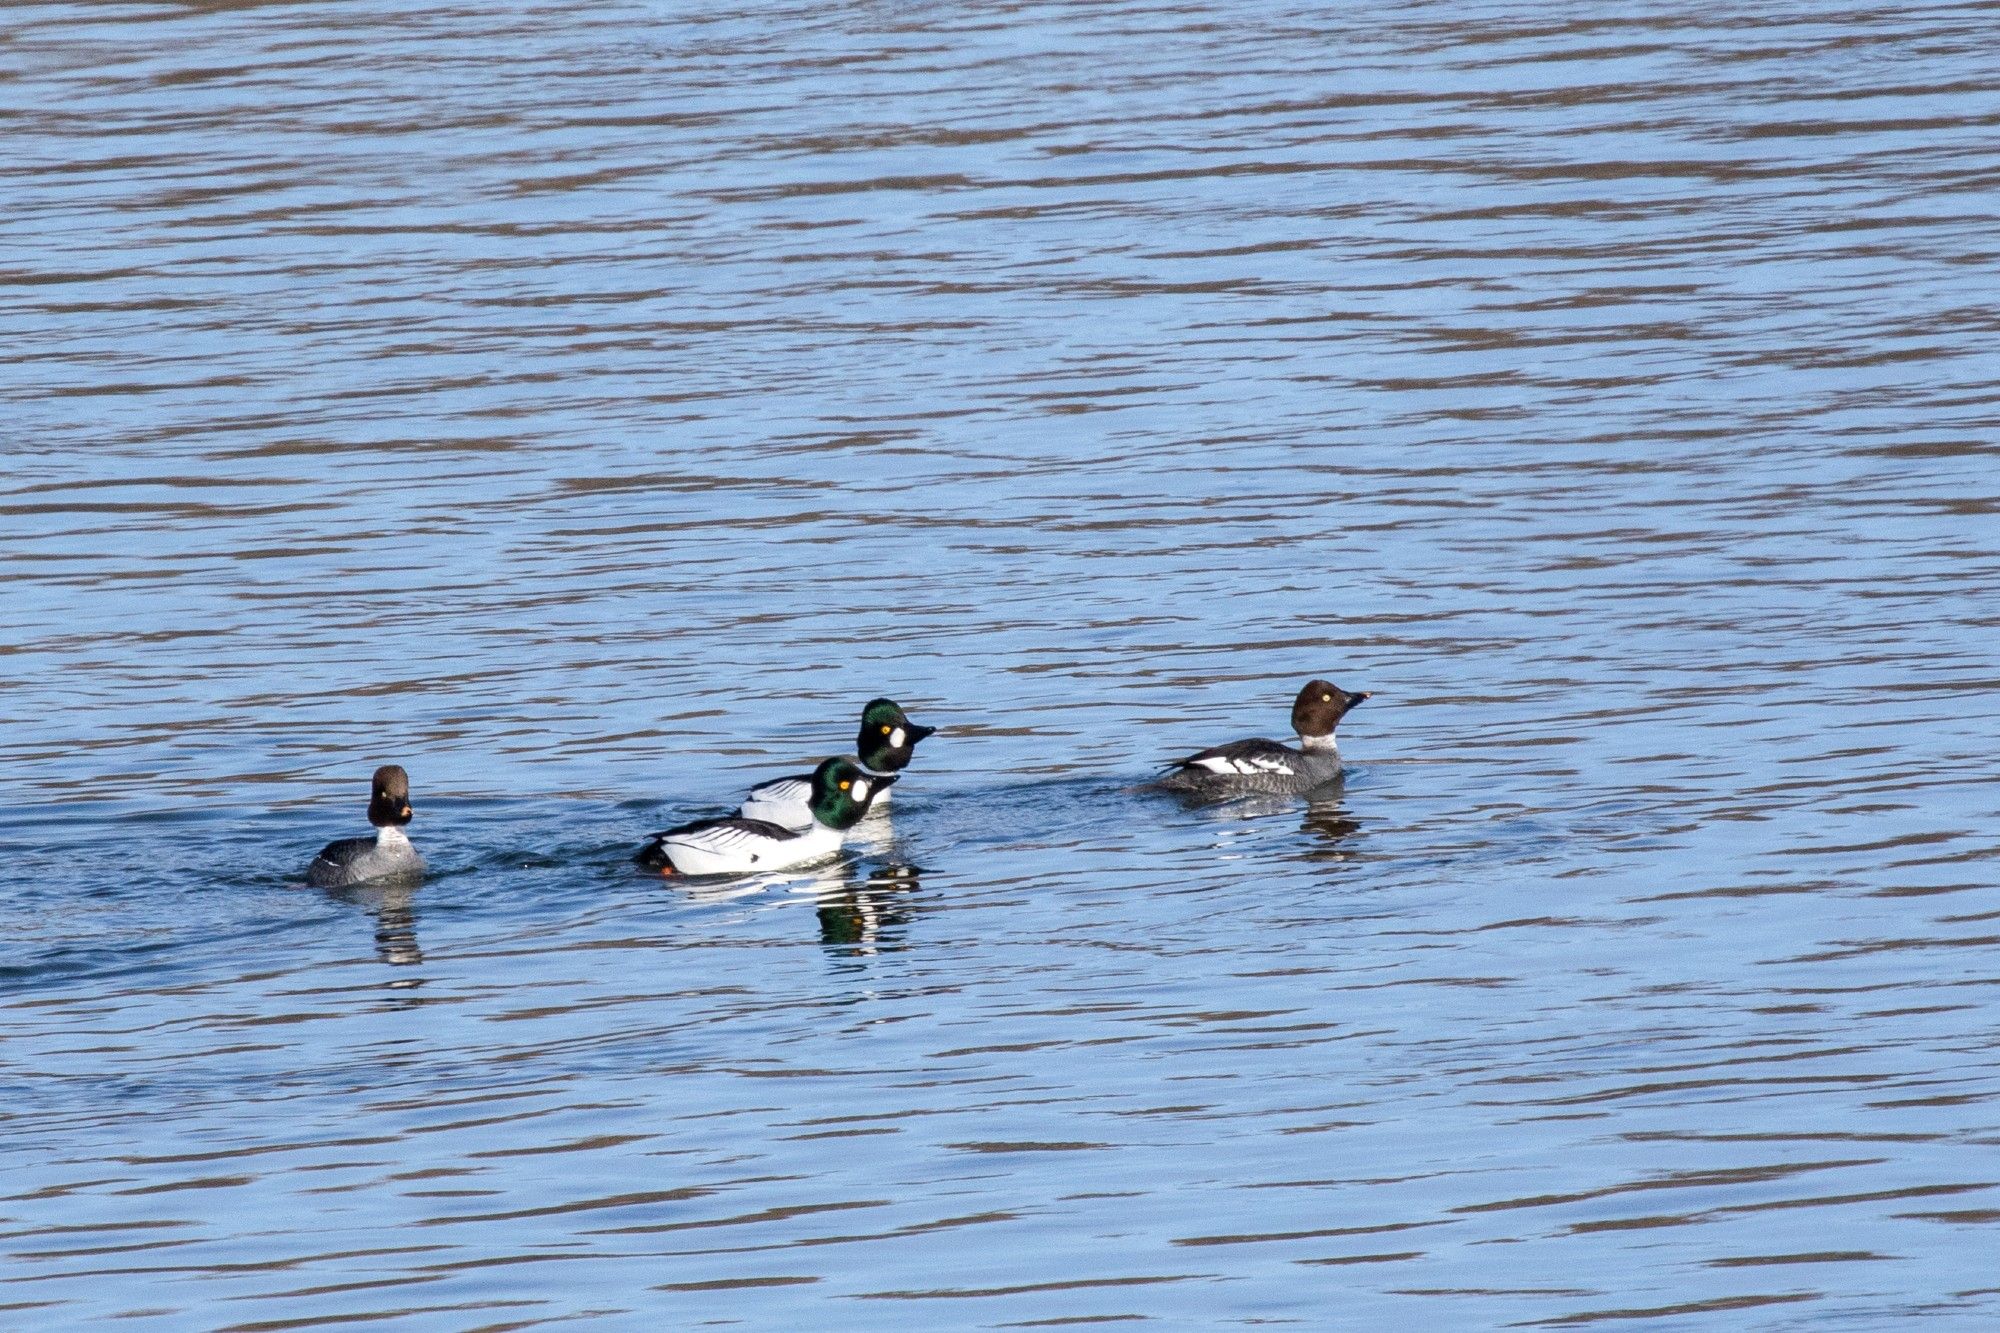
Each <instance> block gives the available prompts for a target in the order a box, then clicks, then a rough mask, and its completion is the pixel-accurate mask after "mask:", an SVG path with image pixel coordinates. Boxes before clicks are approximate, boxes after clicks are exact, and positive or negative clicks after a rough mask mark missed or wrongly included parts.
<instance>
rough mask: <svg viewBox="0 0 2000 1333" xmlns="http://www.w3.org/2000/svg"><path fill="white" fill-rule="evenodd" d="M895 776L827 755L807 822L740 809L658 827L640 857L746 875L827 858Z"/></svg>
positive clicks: (669, 868)
mask: <svg viewBox="0 0 2000 1333" xmlns="http://www.w3.org/2000/svg"><path fill="white" fill-rule="evenodd" d="M895 780H896V775H895V774H893V773H870V772H869V771H867V770H866V769H864V768H862V767H861V765H859V764H857V763H855V762H854V761H853V760H851V759H828V760H826V761H825V762H823V763H821V764H820V766H819V767H818V768H816V769H814V770H813V774H812V777H811V779H810V780H809V781H810V785H811V789H812V796H811V799H810V800H809V801H808V807H809V809H810V811H811V816H812V817H811V820H810V822H808V823H807V825H806V827H804V828H802V829H792V828H786V827H785V826H784V825H782V824H774V823H772V822H771V821H770V820H768V819H746V818H744V817H743V816H741V815H732V816H729V817H727V818H724V819H697V820H695V821H694V822H693V823H692V824H682V825H681V826H680V827H679V828H671V829H668V830H667V831H666V832H665V833H655V834H654V835H653V840H652V841H651V842H649V843H647V844H646V846H645V847H644V848H643V849H642V850H641V851H640V853H639V855H638V858H637V860H638V862H639V864H640V865H643V866H646V867H648V868H650V869H653V870H658V871H659V872H660V873H661V874H663V875H675V874H679V875H742V874H748V873H750V872H753V871H757V872H761V871H767V870H790V869H792V868H793V867H795V866H803V865H810V864H812V863H813V862H815V861H824V860H826V859H827V858H828V857H830V856H832V855H834V853H836V852H838V851H839V850H840V844H841V842H842V840H843V836H844V835H845V834H846V832H847V830H848V829H851V828H853V827H854V826H855V825H856V824H858V823H860V822H861V818H862V816H863V815H866V814H867V813H868V807H869V805H870V804H872V803H873V802H874V801H875V800H877V799H878V797H879V794H880V793H881V791H882V789H883V788H884V787H887V786H889V785H890V784H891V783H893V782H894V781H895Z"/></svg>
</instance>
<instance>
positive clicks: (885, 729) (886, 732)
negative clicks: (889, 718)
mask: <svg viewBox="0 0 2000 1333" xmlns="http://www.w3.org/2000/svg"><path fill="white" fill-rule="evenodd" d="M893 730H894V728H893V727H884V728H882V734H883V735H884V736H886V735H888V734H889V733H890V732H891V731H893Z"/></svg>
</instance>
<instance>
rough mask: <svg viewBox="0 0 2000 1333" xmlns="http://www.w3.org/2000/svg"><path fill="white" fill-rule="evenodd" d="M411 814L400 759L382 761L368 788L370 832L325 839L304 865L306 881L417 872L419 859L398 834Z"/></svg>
mask: <svg viewBox="0 0 2000 1333" xmlns="http://www.w3.org/2000/svg"><path fill="white" fill-rule="evenodd" d="M415 817H416V812H415V811H413V810H411V809H410V775H409V774H408V773H405V772H404V771H403V769H402V766H401V765H400V764H384V765H382V767H380V768H378V769H376V770H375V783H374V791H373V795H371V796H370V797H369V799H368V822H369V823H371V824H373V825H374V826H375V836H374V837H372V838H342V839H340V840H339V841H338V842H330V843H328V844H327V845H326V850H325V851H323V852H321V853H320V854H319V855H318V856H316V857H314V858H313V863H312V864H311V865H309V866H307V867H306V883H308V884H311V885H314V886H315V887H317V888H322V889H331V888H339V887H340V886H341V885H344V884H360V883H362V882H363V881H365V880H371V879H384V878H386V877H388V876H390V875H417V874H421V873H422V872H423V868H424V858H423V857H421V856H418V855H417V849H416V848H414V847H412V846H410V840H409V838H408V837H406V836H405V835H404V833H403V827H404V826H405V825H406V824H408V823H409V822H410V820H412V819H414V818H415Z"/></svg>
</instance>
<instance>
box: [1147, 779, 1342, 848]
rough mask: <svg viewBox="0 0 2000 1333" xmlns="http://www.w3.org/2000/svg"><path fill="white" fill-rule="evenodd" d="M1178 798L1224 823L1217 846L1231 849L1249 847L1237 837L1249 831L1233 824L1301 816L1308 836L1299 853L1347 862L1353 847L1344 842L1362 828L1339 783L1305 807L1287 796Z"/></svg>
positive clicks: (1192, 810)
mask: <svg viewBox="0 0 2000 1333" xmlns="http://www.w3.org/2000/svg"><path fill="white" fill-rule="evenodd" d="M1179 800H1180V803H1181V806H1182V808H1183V809H1185V810H1187V811H1188V813H1190V814H1194V815H1200V816H1203V817H1204V818H1207V819H1210V820H1213V821H1215V822H1216V823H1217V824H1220V825H1224V827H1221V828H1219V829H1218V830H1217V837H1216V845H1217V846H1218V847H1223V848H1228V849H1230V850H1232V851H1244V850H1247V849H1244V848H1241V847H1239V846H1238V845H1237V841H1236V840H1237V839H1239V838H1242V837H1243V836H1245V834H1247V833H1248V832H1249V830H1248V829H1244V828H1240V827H1233V826H1236V825H1242V824H1247V823H1251V822H1254V821H1257V820H1264V819H1284V818H1288V817H1290V816H1293V815H1301V816H1302V818H1301V819H1300V821H1299V831H1300V832H1301V833H1304V834H1307V835H1308V838H1307V841H1306V842H1305V845H1304V846H1302V847H1300V848H1299V852H1298V854H1299V855H1300V856H1302V857H1303V858H1304V859H1306V860H1308V861H1345V860H1346V859H1347V858H1348V856H1349V854H1350V851H1351V849H1349V848H1345V847H1343V846H1342V844H1343V843H1345V842H1347V841H1348V839H1350V838H1352V837H1353V836H1354V835H1355V834H1357V833H1359V832H1360V831H1361V821H1360V820H1358V819H1356V818H1354V816H1353V815H1351V814H1349V813H1348V811H1347V802H1346V800H1345V799H1344V797H1343V795H1342V792H1341V789H1340V787H1339V785H1338V784H1335V785H1333V786H1331V787H1322V788H1321V789H1320V790H1319V791H1317V792H1315V793H1314V796H1313V799H1312V800H1309V801H1307V802H1305V803H1304V806H1303V808H1301V805H1300V802H1299V800H1298V799H1297V798H1296V797H1286V796H1239V797H1235V798H1232V799H1229V800H1221V801H1218V800H1215V799H1213V798H1206V797H1198V796H1197V797H1188V796H1181V797H1180V798H1179Z"/></svg>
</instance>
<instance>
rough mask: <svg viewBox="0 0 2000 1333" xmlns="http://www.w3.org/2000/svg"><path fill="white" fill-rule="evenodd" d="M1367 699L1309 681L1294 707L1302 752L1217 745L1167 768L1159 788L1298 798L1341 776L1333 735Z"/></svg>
mask: <svg viewBox="0 0 2000 1333" xmlns="http://www.w3.org/2000/svg"><path fill="white" fill-rule="evenodd" d="M1367 697H1368V694H1367V692H1366V691H1363V692H1362V693H1360V694H1350V693H1348V692H1347V691H1346V690H1343V689H1341V688H1340V687H1339V686H1338V685H1335V684H1333V683H1332V682H1330V681H1324V680H1313V681H1307V682H1306V687H1305V688H1304V689H1302V690H1300V691H1299V697H1298V698H1297V699H1295V700H1294V701H1293V702H1292V730H1293V731H1296V732H1297V733H1298V734H1299V748H1298V749H1296V750H1294V749H1293V748H1292V747H1291V746H1289V745H1283V744H1280V743H1279V742H1277V741H1267V740H1245V741H1231V742H1229V744H1227V745H1218V746H1216V747H1215V748H1213V749H1210V750H1203V751H1201V752H1199V753H1198V754H1191V755H1189V756H1188V757H1187V758H1185V759H1176V760H1174V761H1173V762H1172V763H1170V764H1168V765H1167V768H1168V770H1169V771H1168V772H1167V774H1166V775H1165V776H1164V777H1162V778H1160V779H1159V783H1158V785H1160V786H1162V787H1166V788H1168V789H1170V790H1173V791H1185V792H1194V793H1197V794H1200V795H1224V794H1228V793H1232V792H1269V793H1272V794H1275V795H1287V796H1289V795H1296V794H1298V793H1300V792H1307V791H1311V790H1312V789H1313V788H1314V787H1318V786H1321V785H1323V784H1325V783H1328V782H1332V781H1333V780H1334V779H1335V778H1338V777H1339V776H1340V747H1339V746H1337V745H1336V744H1335V743H1334V739H1333V729H1334V728H1335V727H1337V726H1339V725H1340V719H1341V718H1343V717H1345V716H1347V712H1348V710H1349V709H1351V708H1353V707H1354V705H1356V704H1358V703H1360V702H1361V701H1362V700H1363V699H1366V698H1367Z"/></svg>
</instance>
